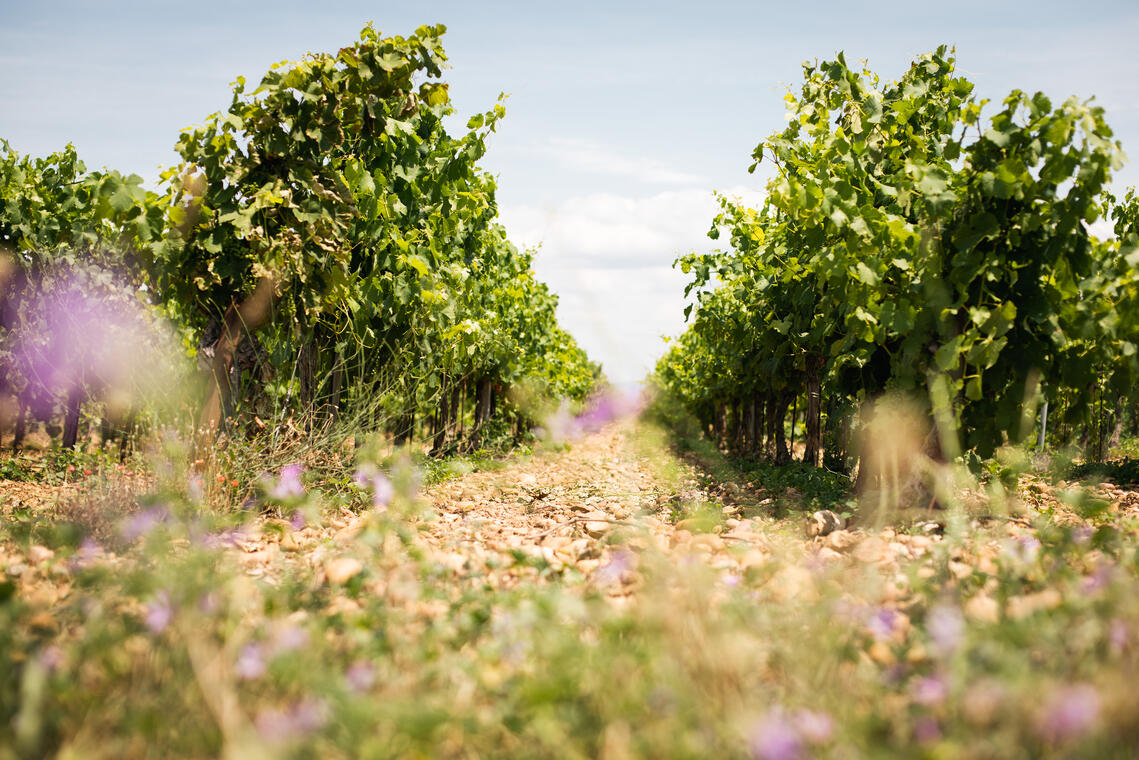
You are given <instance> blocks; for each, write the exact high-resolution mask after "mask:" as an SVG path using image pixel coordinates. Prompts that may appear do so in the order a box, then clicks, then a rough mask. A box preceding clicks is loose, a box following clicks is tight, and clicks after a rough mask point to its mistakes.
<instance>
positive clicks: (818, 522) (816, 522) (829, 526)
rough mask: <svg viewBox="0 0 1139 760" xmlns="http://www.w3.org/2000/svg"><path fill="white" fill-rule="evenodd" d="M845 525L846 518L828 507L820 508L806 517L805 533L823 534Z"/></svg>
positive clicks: (812, 534) (811, 534)
mask: <svg viewBox="0 0 1139 760" xmlns="http://www.w3.org/2000/svg"><path fill="white" fill-rule="evenodd" d="M845 527H846V520H844V519H843V518H841V517H839V516H838V515H836V514H835V513H834V512H831V511H830V510H829V509H820V510H819V511H818V512H815V513H814V514H813V515H811V516H810V517H809V518H807V535H808V536H811V537H812V538H813V537H815V536H825V535H827V534H829V533H833V532H834V531H836V530H842V529H843V528H845Z"/></svg>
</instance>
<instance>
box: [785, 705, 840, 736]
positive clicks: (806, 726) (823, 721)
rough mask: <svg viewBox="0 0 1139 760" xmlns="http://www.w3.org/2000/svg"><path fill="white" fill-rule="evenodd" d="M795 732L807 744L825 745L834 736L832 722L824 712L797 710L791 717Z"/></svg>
mask: <svg viewBox="0 0 1139 760" xmlns="http://www.w3.org/2000/svg"><path fill="white" fill-rule="evenodd" d="M792 722H793V723H794V724H795V730H796V731H798V732H799V736H801V737H803V739H805V740H806V741H807V743H808V744H826V743H827V742H829V741H830V740H831V737H832V736H833V735H834V720H833V719H832V718H831V716H830V715H827V714H826V713H825V712H820V711H817V710H806V709H804V710H799V711H797V712H796V713H795V715H794V716H793V717H792Z"/></svg>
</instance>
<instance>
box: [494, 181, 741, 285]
mask: <svg viewBox="0 0 1139 760" xmlns="http://www.w3.org/2000/svg"><path fill="white" fill-rule="evenodd" d="M727 194H728V195H730V196H740V197H742V198H743V200H744V201H745V202H748V203H752V204H758V203H759V202H760V200H761V195H760V194H759V193H757V192H755V191H750V190H745V189H741V188H733V189H731V190H729V191H727ZM718 208H719V207H718V204H717V202H716V198H715V196H714V195H713V193H712V191H711V190H704V189H686V190H670V191H666V192H661V193H656V194H655V195H650V196H644V197H631V196H624V195H615V194H611V193H594V194H590V195H582V196H575V197H571V198H567V199H566V200H564V201H561V202H558V203H549V204H546V205H542V206H537V205H515V206H503V207H502V208H501V209H500V217H501V219H502V221H503V223H504V224H505V225H506V229H507V230H508V231H509V232H510V236H511V239H512V240H513V241H514V242H515V243H517V244H519V245H523V246H538V245H540V246H541V247H542V250H541V252H540V253H539V256H538V258H539V259H541V260H542V262H543V264H544V265H547V266H556V267H570V268H579V267H586V266H591V267H604V268H612V267H638V266H669V265H671V263H672V261H673V259H674V258H676V256H677V255H678V254H681V253H686V252H688V251H692V250H706V249H709V248H711V247H713V241H711V240H709V238H708V229H709V227H710V226H711V224H712V219H713V217H714V216H715V215H716V212H717V211H718Z"/></svg>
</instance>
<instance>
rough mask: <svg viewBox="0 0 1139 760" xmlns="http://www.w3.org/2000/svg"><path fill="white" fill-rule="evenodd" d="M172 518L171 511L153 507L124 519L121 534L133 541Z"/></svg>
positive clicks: (125, 539)
mask: <svg viewBox="0 0 1139 760" xmlns="http://www.w3.org/2000/svg"><path fill="white" fill-rule="evenodd" d="M169 519H170V513H169V512H167V511H166V509H164V508H163V507H151V508H150V509H144V510H143V511H141V512H135V513H134V514H133V515H131V516H130V517H128V518H127V519H126V520H124V521H123V524H122V525H121V526H120V527H119V534H120V535H122V537H123V540H124V541H126V542H127V543H133V542H134V541H135V540H136V539H139V538H141V537H143V536H145V535H147V534H148V533H150V532H151V531H152V530H154V529H155V528H156V527H158V526H159V525H161V524H162V523H164V522H167V521H168V520H169Z"/></svg>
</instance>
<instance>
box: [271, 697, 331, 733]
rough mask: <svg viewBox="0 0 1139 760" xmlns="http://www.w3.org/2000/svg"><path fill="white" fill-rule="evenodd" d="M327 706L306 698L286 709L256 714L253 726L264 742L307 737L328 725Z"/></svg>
mask: <svg viewBox="0 0 1139 760" xmlns="http://www.w3.org/2000/svg"><path fill="white" fill-rule="evenodd" d="M328 718H329V709H328V705H327V704H326V703H325V702H324V701H322V700H319V699H313V698H311V697H306V698H304V699H301V700H299V701H298V702H296V703H295V704H293V705H292V706H291V707H289V708H288V709H284V710H282V709H279V708H266V709H264V710H261V711H260V712H259V713H257V717H256V718H254V719H253V724H254V725H255V726H256V727H257V733H259V734H261V738H263V739H265V740H266V741H270V742H274V743H280V742H287V741H290V740H293V739H298V738H301V737H304V736H307V735H309V734H311V733H313V732H314V731H318V730H319V729H321V728H323V727H324V725H325V724H326V723H328Z"/></svg>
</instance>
